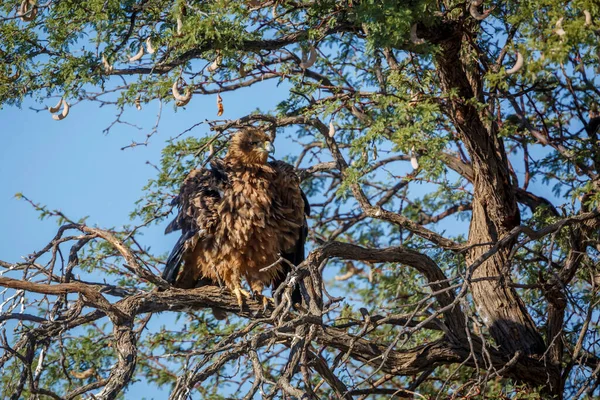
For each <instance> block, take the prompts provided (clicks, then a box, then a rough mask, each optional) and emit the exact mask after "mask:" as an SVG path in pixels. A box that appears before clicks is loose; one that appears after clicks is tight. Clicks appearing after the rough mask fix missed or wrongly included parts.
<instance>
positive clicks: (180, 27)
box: [177, 17, 183, 36]
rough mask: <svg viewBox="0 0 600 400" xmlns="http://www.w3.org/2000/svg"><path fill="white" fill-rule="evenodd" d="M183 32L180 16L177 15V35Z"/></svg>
mask: <svg viewBox="0 0 600 400" xmlns="http://www.w3.org/2000/svg"><path fill="white" fill-rule="evenodd" d="M182 33H183V21H182V20H181V17H177V36H181V35H182Z"/></svg>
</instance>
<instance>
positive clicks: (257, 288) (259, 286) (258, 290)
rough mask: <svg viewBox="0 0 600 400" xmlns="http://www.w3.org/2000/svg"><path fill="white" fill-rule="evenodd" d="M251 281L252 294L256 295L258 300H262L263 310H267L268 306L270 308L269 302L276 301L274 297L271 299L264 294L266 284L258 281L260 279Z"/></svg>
mask: <svg viewBox="0 0 600 400" xmlns="http://www.w3.org/2000/svg"><path fill="white" fill-rule="evenodd" d="M249 283H250V288H251V289H252V294H253V295H254V297H255V298H256V300H260V301H261V302H262V305H263V312H266V311H267V308H269V303H274V301H273V299H271V298H269V297H267V296H263V294H262V292H263V289H264V287H265V285H264V284H263V283H262V282H261V281H258V280H253V281H250V282H249Z"/></svg>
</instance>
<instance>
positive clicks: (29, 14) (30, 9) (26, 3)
mask: <svg viewBox="0 0 600 400" xmlns="http://www.w3.org/2000/svg"><path fill="white" fill-rule="evenodd" d="M36 3H37V2H36V0H23V2H21V6H20V7H19V17H20V18H21V21H25V22H31V21H33V20H34V19H35V17H36V16H37V13H38V6H37V4H36Z"/></svg>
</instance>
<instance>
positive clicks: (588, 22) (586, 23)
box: [583, 10, 592, 27]
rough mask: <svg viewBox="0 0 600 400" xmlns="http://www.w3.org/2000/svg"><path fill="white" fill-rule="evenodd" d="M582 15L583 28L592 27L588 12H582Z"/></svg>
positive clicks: (590, 15)
mask: <svg viewBox="0 0 600 400" xmlns="http://www.w3.org/2000/svg"><path fill="white" fill-rule="evenodd" d="M583 15H585V24H584V25H583V26H585V27H588V26H590V25H592V14H590V12H589V11H588V10H583Z"/></svg>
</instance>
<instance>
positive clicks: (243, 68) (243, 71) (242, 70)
mask: <svg viewBox="0 0 600 400" xmlns="http://www.w3.org/2000/svg"><path fill="white" fill-rule="evenodd" d="M238 73H239V74H240V78H243V77H245V76H246V65H245V64H244V63H240V68H239V69H238Z"/></svg>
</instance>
